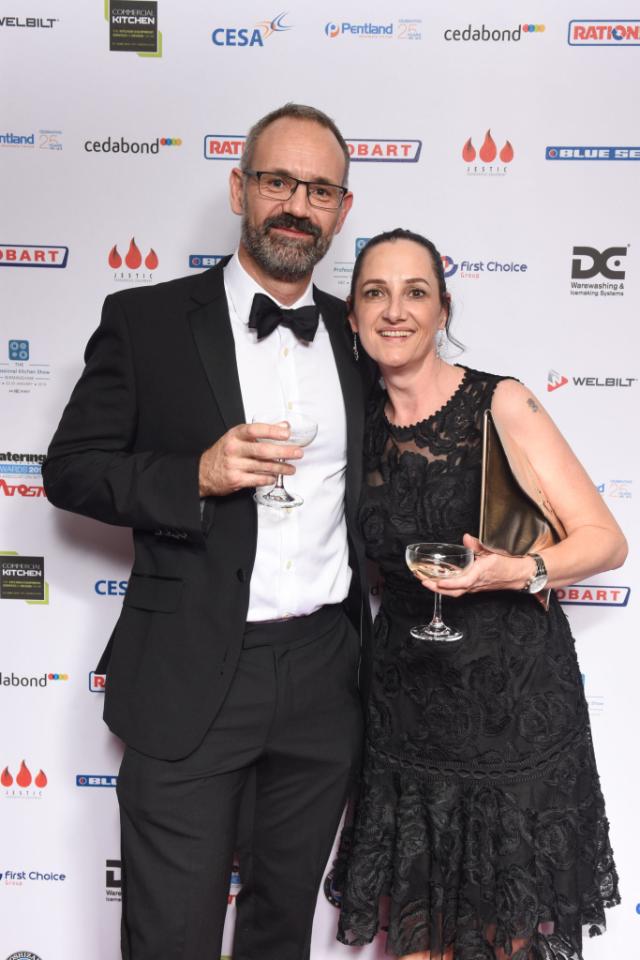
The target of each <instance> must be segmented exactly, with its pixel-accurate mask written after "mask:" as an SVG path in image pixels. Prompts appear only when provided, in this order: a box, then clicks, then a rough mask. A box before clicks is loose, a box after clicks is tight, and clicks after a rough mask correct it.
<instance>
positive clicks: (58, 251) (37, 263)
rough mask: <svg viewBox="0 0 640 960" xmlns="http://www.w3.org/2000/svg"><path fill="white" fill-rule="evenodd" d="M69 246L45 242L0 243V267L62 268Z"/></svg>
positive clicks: (65, 262)
mask: <svg viewBox="0 0 640 960" xmlns="http://www.w3.org/2000/svg"><path fill="white" fill-rule="evenodd" d="M68 259H69V247H60V246H50V245H45V244H18V243H0V267H51V268H57V269H64V268H65V267H66V265H67V260H68Z"/></svg>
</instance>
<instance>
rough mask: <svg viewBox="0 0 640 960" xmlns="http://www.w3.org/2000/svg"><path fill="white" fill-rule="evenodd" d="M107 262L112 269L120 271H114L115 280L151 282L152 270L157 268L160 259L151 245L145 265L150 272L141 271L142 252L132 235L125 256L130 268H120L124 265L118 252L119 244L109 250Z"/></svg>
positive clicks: (125, 261)
mask: <svg viewBox="0 0 640 960" xmlns="http://www.w3.org/2000/svg"><path fill="white" fill-rule="evenodd" d="M107 262H108V264H109V266H110V267H111V269H112V270H116V271H120V272H119V273H114V275H113V279H114V280H118V281H125V282H129V283H150V282H151V280H152V279H153V277H152V271H154V270H157V268H158V263H159V260H158V254H157V253H156V252H155V250H154V249H153V247H151V248H150V249H149V252H148V254H147V255H146V257H145V258H144V265H145V267H146V268H147V270H148V271H149V272H148V273H147V272H145V271H140V267H141V266H142V253H141V252H140V250H139V248H138V246H137V244H136V241H135V238H134V237H132V238H131V240H130V242H129V249H128V251H127V253H126V255H125V258H124V263H125V266H127V267H128V268H129V270H128V271H126V270H120V268H121V267H122V257H121V256H120V253H119V252H118V246H117V244H114V246H113V247H112V248H111V250H110V251H109V255H108V257H107Z"/></svg>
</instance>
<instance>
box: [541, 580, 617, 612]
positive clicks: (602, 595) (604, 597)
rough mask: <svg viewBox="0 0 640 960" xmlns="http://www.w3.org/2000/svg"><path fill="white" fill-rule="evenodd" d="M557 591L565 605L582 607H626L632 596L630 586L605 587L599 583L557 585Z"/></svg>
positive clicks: (558, 596) (559, 598)
mask: <svg viewBox="0 0 640 960" xmlns="http://www.w3.org/2000/svg"><path fill="white" fill-rule="evenodd" d="M555 592H556V596H557V598H558V600H559V601H560V603H562V604H563V605H565V606H572V605H573V606H581V607H626V606H627V604H628V603H629V597H630V596H631V588H630V587H604V586H602V585H601V584H599V583H578V584H575V585H574V586H571V587H556V591H555Z"/></svg>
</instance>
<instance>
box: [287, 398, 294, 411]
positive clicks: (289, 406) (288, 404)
mask: <svg viewBox="0 0 640 960" xmlns="http://www.w3.org/2000/svg"><path fill="white" fill-rule="evenodd" d="M287 410H293V404H292V402H291V400H289V402H288V403H287Z"/></svg>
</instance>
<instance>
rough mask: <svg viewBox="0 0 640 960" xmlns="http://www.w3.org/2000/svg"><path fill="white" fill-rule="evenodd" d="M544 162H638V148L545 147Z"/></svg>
mask: <svg viewBox="0 0 640 960" xmlns="http://www.w3.org/2000/svg"><path fill="white" fill-rule="evenodd" d="M544 158H545V160H640V147H598V146H579V147H569V146H567V147H559V146H555V147H547V148H546V150H545V154H544Z"/></svg>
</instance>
